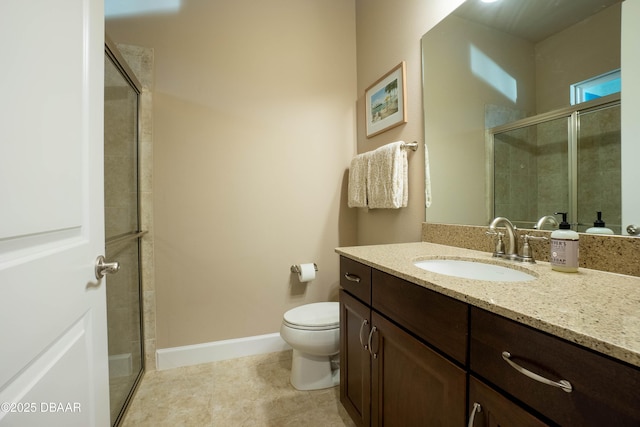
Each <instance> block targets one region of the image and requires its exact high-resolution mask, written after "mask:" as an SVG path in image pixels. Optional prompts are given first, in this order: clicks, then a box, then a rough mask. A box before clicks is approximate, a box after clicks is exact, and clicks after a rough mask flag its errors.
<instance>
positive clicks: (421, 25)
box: [356, 0, 462, 244]
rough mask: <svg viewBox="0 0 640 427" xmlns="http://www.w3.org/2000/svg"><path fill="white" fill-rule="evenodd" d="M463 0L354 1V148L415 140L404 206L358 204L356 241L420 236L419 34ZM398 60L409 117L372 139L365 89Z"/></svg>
mask: <svg viewBox="0 0 640 427" xmlns="http://www.w3.org/2000/svg"><path fill="white" fill-rule="evenodd" d="M461 3H462V0H455V1H447V0H437V1H436V0H433V1H424V0H402V1H399V2H396V1H393V2H392V1H388V0H356V19H357V25H356V27H357V36H356V40H357V46H358V67H357V69H358V104H357V105H358V152H359V153H361V152H365V151H369V150H373V149H375V148H377V147H380V146H382V145H384V144H387V143H389V142H393V141H398V140H403V141H406V142H410V141H418V142H419V143H420V144H421V147H420V148H419V149H418V151H417V152H409V206H408V207H407V208H403V209H399V210H393V209H377V210H365V209H358V243H359V244H376V243H395V242H410V241H419V240H420V233H421V223H422V222H423V221H424V219H425V210H424V208H425V205H424V202H425V196H424V149H423V147H422V143H424V126H423V123H422V122H423V120H422V77H421V76H422V60H421V53H420V39H421V37H422V35H423V34H424V33H426V32H427V31H428V30H429V29H430V28H431V27H432V26H434V25H435V24H436V23H438V22H439V21H440V20H441V19H442V18H444V17H445V16H446V15H448V14H449V13H450V12H451V11H453V10H454V9H455V8H456V7H457V6H459V5H460V4H461ZM401 61H405V62H406V65H407V82H406V83H407V115H408V122H407V123H406V124H404V125H401V126H398V127H396V128H393V129H391V130H388V131H387V132H384V133H382V134H379V135H376V136H374V137H372V138H367V137H366V132H365V128H364V91H365V89H366V88H367V87H369V86H370V85H371V84H372V83H374V82H375V81H376V80H378V79H379V78H380V77H381V76H382V75H384V74H385V73H386V72H387V71H389V70H391V69H392V68H393V67H394V66H396V65H397V64H399V63H400V62H401Z"/></svg>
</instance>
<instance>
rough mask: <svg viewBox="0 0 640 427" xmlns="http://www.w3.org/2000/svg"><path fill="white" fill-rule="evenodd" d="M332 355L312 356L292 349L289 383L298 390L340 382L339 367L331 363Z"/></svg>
mask: <svg viewBox="0 0 640 427" xmlns="http://www.w3.org/2000/svg"><path fill="white" fill-rule="evenodd" d="M335 357H337V355H334V356H313V355H311V354H306V353H302V352H300V351H298V350H295V349H294V350H293V357H292V361H291V378H290V381H291V385H292V386H294V387H295V388H296V389H298V390H320V389H323V388H330V387H335V386H337V385H338V384H340V368H339V367H336V366H335V365H336V364H335V363H332V358H335Z"/></svg>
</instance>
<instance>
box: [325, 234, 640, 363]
mask: <svg viewBox="0 0 640 427" xmlns="http://www.w3.org/2000/svg"><path fill="white" fill-rule="evenodd" d="M336 252H337V253H338V254H341V255H344V256H346V257H348V258H351V259H353V260H356V261H359V262H361V263H363V264H366V265H368V266H371V267H373V268H376V269H378V270H381V271H384V272H386V273H389V274H392V275H394V276H397V277H400V278H402V279H405V280H407V281H409V282H412V283H415V284H417V285H420V286H423V287H425V288H428V289H432V290H434V291H436V292H439V293H441V294H444V295H448V296H450V297H452V298H455V299H457V300H460V301H464V302H466V303H469V304H471V305H473V306H476V307H479V308H483V309H485V310H488V311H490V312H493V313H496V314H499V315H501V316H504V317H507V318H509V319H512V320H515V321H518V322H520V323H523V324H526V325H529V326H532V327H534V328H536V329H539V330H542V331H545V332H548V333H550V334H552V335H555V336H557V337H560V338H564V339H566V340H568V341H571V342H574V343H577V344H580V345H582V346H584V347H587V348H590V349H592V350H595V351H597V352H600V353H603V354H606V355H608V356H611V357H613V358H615V359H619V360H622V361H624V362H627V363H630V364H632V365H635V366H638V367H640V278H638V277H633V276H625V275H622V274H615V273H606V272H602V271H598V270H590V269H585V268H580V269H579V270H578V273H561V272H557V271H554V270H552V269H551V266H550V265H549V263H548V262H540V261H538V262H536V263H535V264H524V263H519V262H514V261H507V260H501V259H497V258H493V257H492V254H490V253H487V252H480V251H474V250H469V249H461V248H456V247H452V246H445V245H440V244H435V243H426V242H418V243H398V244H389V245H374V246H352V247H342V248H337V249H336ZM439 257H447V258H457V259H476V260H482V261H484V262H488V263H493V264H498V265H506V266H510V267H512V268H517V269H520V270H522V271H526V272H528V273H530V274H532V275H534V276H536V277H537V279H536V280H533V281H529V282H487V281H480V280H472V279H461V278H458V277H452V276H445V275H441V274H437V273H432V272H429V271H425V270H422V269H420V268H418V267H416V266H414V265H413V262H414V261H417V260H423V259H430V258H439Z"/></svg>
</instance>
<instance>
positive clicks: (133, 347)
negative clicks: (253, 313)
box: [104, 46, 144, 425]
mask: <svg viewBox="0 0 640 427" xmlns="http://www.w3.org/2000/svg"><path fill="white" fill-rule="evenodd" d="M113 52H114V50H113V48H110V46H107V49H106V55H105V56H106V57H105V88H104V98H105V101H104V102H105V105H104V183H105V203H104V205H105V237H106V239H105V245H106V258H107V259H108V260H109V261H117V262H118V263H119V264H120V271H119V272H118V274H113V275H110V276H109V277H108V278H107V283H106V291H107V323H108V337H109V386H110V404H111V424H112V425H117V424H119V423H120V421H121V419H122V417H123V415H124V412H125V409H126V407H127V404H128V402H129V400H130V398H131V396H132V395H133V391H134V390H135V387H136V385H137V383H138V381H139V380H140V378H141V376H142V372H143V369H144V366H143V360H144V358H143V347H142V336H143V335H142V322H141V286H140V283H141V266H140V255H139V253H140V248H139V237H140V236H141V233H140V229H139V228H140V226H139V212H138V210H139V209H138V207H139V201H138V200H139V198H138V95H139V91H138V90H137V89H136V87H135V85H134V84H132V82H131V77H129V76H127V74H126V71H125V70H126V69H127V68H123V67H122V65H121V63H120V61H119V59H120V58H119V57H118V56H117V55H114V54H113Z"/></svg>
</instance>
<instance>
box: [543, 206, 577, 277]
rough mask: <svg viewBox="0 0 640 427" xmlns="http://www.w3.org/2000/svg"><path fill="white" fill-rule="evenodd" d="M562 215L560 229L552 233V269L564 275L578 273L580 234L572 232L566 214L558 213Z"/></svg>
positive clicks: (550, 258)
mask: <svg viewBox="0 0 640 427" xmlns="http://www.w3.org/2000/svg"><path fill="white" fill-rule="evenodd" d="M556 215H562V222H561V223H560V228H559V229H558V230H555V231H554V232H553V233H551V253H550V257H549V262H550V263H551V268H552V269H554V270H556V271H562V272H564V273H575V272H577V271H578V244H579V243H578V238H579V237H580V236H579V235H578V233H576V232H575V231H573V230H571V226H570V225H569V223H568V222H567V213H566V212H556Z"/></svg>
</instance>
